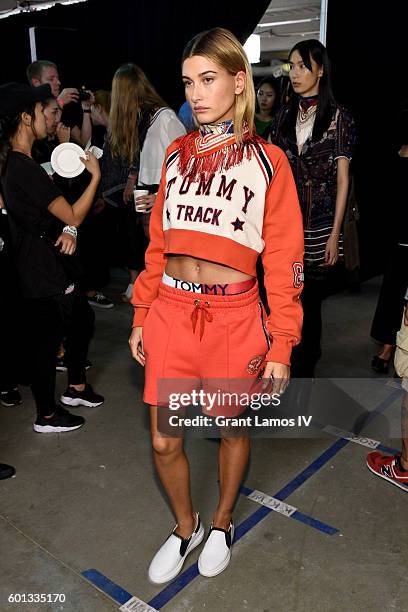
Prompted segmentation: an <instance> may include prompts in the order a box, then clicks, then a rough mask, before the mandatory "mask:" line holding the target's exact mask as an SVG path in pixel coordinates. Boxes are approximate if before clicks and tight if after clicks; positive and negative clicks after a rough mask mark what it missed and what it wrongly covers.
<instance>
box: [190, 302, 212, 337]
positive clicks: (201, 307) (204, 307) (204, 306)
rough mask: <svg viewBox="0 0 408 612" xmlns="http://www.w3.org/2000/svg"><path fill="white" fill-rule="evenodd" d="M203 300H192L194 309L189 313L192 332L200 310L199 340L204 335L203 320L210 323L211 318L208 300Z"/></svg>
mask: <svg viewBox="0 0 408 612" xmlns="http://www.w3.org/2000/svg"><path fill="white" fill-rule="evenodd" d="M202 302H203V300H194V310H193V312H192V313H191V322H192V326H193V334H195V330H196V327H197V320H198V313H199V312H200V341H201V339H202V337H203V335H204V328H205V322H206V321H207V322H208V323H211V321H212V320H213V316H212V314H211V313H210V312H209V311H208V309H209V308H210V302H207V301H205V302H204V303H202Z"/></svg>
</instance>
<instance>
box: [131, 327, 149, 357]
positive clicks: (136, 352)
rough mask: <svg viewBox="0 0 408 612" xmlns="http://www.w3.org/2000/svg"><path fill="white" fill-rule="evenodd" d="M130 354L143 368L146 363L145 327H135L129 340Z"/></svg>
mask: <svg viewBox="0 0 408 612" xmlns="http://www.w3.org/2000/svg"><path fill="white" fill-rule="evenodd" d="M129 346H130V352H131V353H132V357H133V359H136V361H137V362H138V363H140V365H141V366H144V365H145V363H146V357H145V355H144V350H143V327H134V328H133V329H132V333H131V334H130V338H129Z"/></svg>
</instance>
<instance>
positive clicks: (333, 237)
mask: <svg viewBox="0 0 408 612" xmlns="http://www.w3.org/2000/svg"><path fill="white" fill-rule="evenodd" d="M338 258H339V235H338V234H330V237H329V239H328V241H327V243H326V251H325V253H324V264H323V266H334V264H335V263H336V262H337V260H338Z"/></svg>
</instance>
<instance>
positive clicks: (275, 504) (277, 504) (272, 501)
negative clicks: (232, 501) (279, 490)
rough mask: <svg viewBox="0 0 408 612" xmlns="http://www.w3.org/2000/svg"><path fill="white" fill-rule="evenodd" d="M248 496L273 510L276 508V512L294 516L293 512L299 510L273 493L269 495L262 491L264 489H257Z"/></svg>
mask: <svg viewBox="0 0 408 612" xmlns="http://www.w3.org/2000/svg"><path fill="white" fill-rule="evenodd" d="M247 497H248V499H252V500H253V501H255V502H257V503H258V504H261V505H262V506H266V507H267V508H270V509H271V510H275V512H279V514H283V515H284V516H292V514H293V513H294V512H296V511H297V508H295V507H294V506H290V505H289V504H285V502H283V501H281V500H280V499H276V497H272V496H271V495H267V494H266V493H262V491H257V490H256V489H255V491H252V493H250V494H249V495H247Z"/></svg>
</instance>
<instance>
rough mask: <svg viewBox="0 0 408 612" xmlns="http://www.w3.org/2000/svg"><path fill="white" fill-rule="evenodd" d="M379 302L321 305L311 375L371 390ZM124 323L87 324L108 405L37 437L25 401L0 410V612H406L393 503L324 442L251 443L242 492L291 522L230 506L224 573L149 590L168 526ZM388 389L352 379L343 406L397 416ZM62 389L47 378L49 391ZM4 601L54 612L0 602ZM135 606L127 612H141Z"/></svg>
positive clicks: (365, 293) (391, 491) (400, 519)
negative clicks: (351, 398)
mask: <svg viewBox="0 0 408 612" xmlns="http://www.w3.org/2000/svg"><path fill="white" fill-rule="evenodd" d="M118 283H120V279H118V278H116V285H115V284H113V285H112V286H111V287H110V289H111V290H112V291H116V290H117V289H118V288H119V287H118ZM123 284H124V282H123ZM378 290H379V279H374V280H372V281H370V282H367V283H365V284H364V285H363V287H362V292H361V294H355V295H350V294H348V293H344V294H341V295H337V296H334V297H332V298H330V299H329V300H327V302H326V303H325V306H324V310H325V315H324V316H325V322H326V325H325V330H324V345H323V358H322V361H321V363H320V366H319V372H318V374H319V375H320V376H322V377H324V376H335V377H342V376H348V377H351V376H353V377H356V378H360V379H366V378H369V377H371V376H372V372H371V370H370V368H369V362H370V359H371V356H372V354H373V353H374V352H375V346H374V344H373V343H372V341H371V340H370V338H369V329H370V324H371V319H372V315H373V310H374V307H375V303H376V298H377V295H378ZM130 319H131V312H130V309H129V308H128V307H127V306H126V305H117V306H116V307H115V309H113V310H109V311H101V310H98V311H97V334H96V338H95V340H94V342H93V345H92V348H91V354H90V358H91V359H92V361H93V363H94V367H93V368H92V369H91V370H90V372H89V381H90V382H91V383H92V384H93V385H94V386H95V388H96V389H97V390H98V391H99V392H101V393H103V394H104V395H105V396H106V403H105V404H104V405H103V406H101V407H100V408H96V409H86V408H83V409H81V410H77V412H78V413H80V414H83V415H84V416H86V418H87V423H86V426H85V427H84V428H83V429H82V430H79V431H77V432H72V433H68V434H56V435H40V434H35V433H34V432H33V431H32V421H33V417H34V405H33V401H32V398H31V394H30V391H29V389H28V388H26V387H24V388H23V389H22V393H23V397H24V403H23V405H22V406H20V407H17V408H5V407H3V406H0V460H1V461H3V462H7V463H10V464H12V465H15V466H16V468H17V476H16V477H15V478H13V479H10V480H6V481H1V482H0V551H1V554H0V612H6V611H9V610H10V611H11V610H13V611H15V612H16V611H17V612H20V611H21V612H22V611H25V610H27V611H30V612H31V611H35V612H37V611H38V612H45V611H50V612H51V611H52V612H54V611H57V610H58V611H59V610H64V611H65V612H108V611H111V610H118V609H119V607H120V606H121V604H123V603H124V602H126V601H127V600H129V599H130V598H131V597H133V596H134V597H137V598H139V599H140V600H141V601H142V602H147V603H149V602H150V605H151V606H152V607H153V609H161V608H163V609H165V610H170V611H174V612H182V611H186V612H187V611H188V612H196V611H201V610H204V611H208V612H218V611H222V612H241V611H244V610H248V611H250V612H302V611H306V612H331V611H336V612H337V611H339V612H343V611H344V612H346V611H347V612H361V610H368V611H369V612H392V611H395V610H396V611H406V610H407V611H408V597H407V587H408V583H407V573H408V572H407V568H408V531H407V528H406V527H407V525H406V505H405V504H406V501H407V499H406V498H404V493H403V492H402V491H401V490H399V489H398V488H397V487H393V486H392V485H390V484H388V483H387V482H385V481H383V480H380V479H379V478H376V477H375V476H373V475H372V474H370V472H369V471H368V470H367V468H366V467H365V456H366V453H367V450H368V449H367V448H366V447H365V446H362V445H360V444H356V443H353V442H349V441H346V440H341V439H340V440H339V439H338V438H336V437H333V436H331V435H329V434H326V433H323V432H320V433H316V436H318V437H314V438H310V439H300V440H294V439H291V440H290V439H273V440H271V439H269V440H268V439H257V440H254V441H253V445H252V456H251V463H250V466H249V469H248V474H247V478H246V481H245V486H246V487H247V489H245V490H244V493H245V492H246V494H248V492H250V491H251V490H252V489H256V490H259V491H262V492H263V493H267V494H268V495H271V496H277V497H279V499H281V500H284V501H285V502H286V503H287V504H290V505H291V506H294V507H296V508H297V509H298V512H297V513H295V514H293V515H292V516H291V517H288V516H285V515H284V514H281V513H278V512H274V511H272V510H270V509H269V508H266V507H265V506H263V505H260V504H259V503H257V502H255V501H252V499H249V498H248V497H246V495H245V494H242V495H240V498H239V500H238V503H237V506H236V510H235V514H234V519H235V524H236V526H237V527H238V529H237V534H236V537H237V541H236V544H235V545H234V547H233V555H232V561H231V564H230V566H229V567H228V569H227V570H226V571H225V572H224V573H222V574H221V575H219V576H218V577H215V578H212V579H205V578H202V577H201V576H197V570H196V566H195V562H196V560H197V558H198V555H199V552H200V547H199V548H198V549H197V550H196V551H194V552H193V553H192V554H191V555H190V556H189V557H188V560H187V562H186V564H185V566H184V570H185V571H183V574H182V575H181V577H179V578H178V579H176V580H175V581H174V582H173V583H170V585H164V586H163V587H162V588H160V587H157V586H153V585H151V584H150V583H149V582H148V581H147V577H146V571H147V566H148V564H149V562H150V559H151V557H152V555H153V554H154V552H155V551H156V550H157V548H158V546H160V544H161V543H162V541H163V540H164V538H165V537H167V535H168V533H169V532H170V530H171V528H172V526H173V522H174V521H173V517H172V514H171V511H170V509H169V507H168V504H167V502H166V499H165V497H164V495H163V492H162V490H161V488H160V487H159V486H158V483H157V478H156V477H155V476H154V473H153V468H152V461H151V452H150V443H149V435H148V421H147V411H146V409H145V407H144V404H143V403H142V400H141V397H142V387H143V372H142V370H141V368H139V367H137V365H136V364H135V363H134V362H132V360H131V358H130V355H129V351H128V348H127V344H126V343H127V338H128V332H129V325H130ZM387 380H389V379H387V378H383V379H381V380H377V383H376V384H374V383H371V384H370V381H365V384H366V385H367V386H366V387H365V386H364V384H362V385H360V386H359V385H357V386H356V387H355V391H354V394H355V397H356V398H357V399H358V401H359V402H360V403H362V404H363V405H364V406H365V407H366V408H367V410H373V409H375V408H378V407H380V409H383V410H384V414H385V413H391V414H394V416H395V418H397V415H398V414H399V405H400V399H401V398H400V393H399V391H398V390H396V389H395V388H393V387H392V386H388V385H387V384H386V383H387ZM65 383H66V380H65V375H64V374H59V375H58V390H59V391H60V392H61V391H63V390H64V388H65ZM381 442H382V444H383V445H386V446H389V447H396V448H399V445H400V442H399V440H398V439H394V440H381ZM217 449H218V443H217V442H216V441H214V440H208V439H194V440H189V441H188V442H187V450H188V453H189V457H190V459H191V472H192V492H193V499H194V502H195V505H196V508H197V509H199V510H200V512H201V516H202V519H203V522H204V525H205V526H206V527H207V526H208V525H209V522H210V520H211V514H212V510H213V508H214V504H215V501H216V498H217V476H216V459H217V457H216V453H217ZM317 459H318V461H316V460H317ZM310 517H311V518H310ZM89 570H95V571H89ZM84 572H85V575H84ZM11 593H14V594H16V593H18V594H26V598H28V594H30V593H44V594H48V593H50V594H53V593H56V594H64V595H65V598H66V600H65V602H57V603H9V602H8V597H9V595H10V594H11ZM107 593H109V594H107ZM147 603H146V604H145V605H143V604H142V603H139V604H137V602H135V603H134V604H133V607H132V606H131V605H129V606H128V607H127V608H126V609H128V610H137V611H138V612H143V611H144V610H149V609H151V608H149V607H148V605H147Z"/></svg>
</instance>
